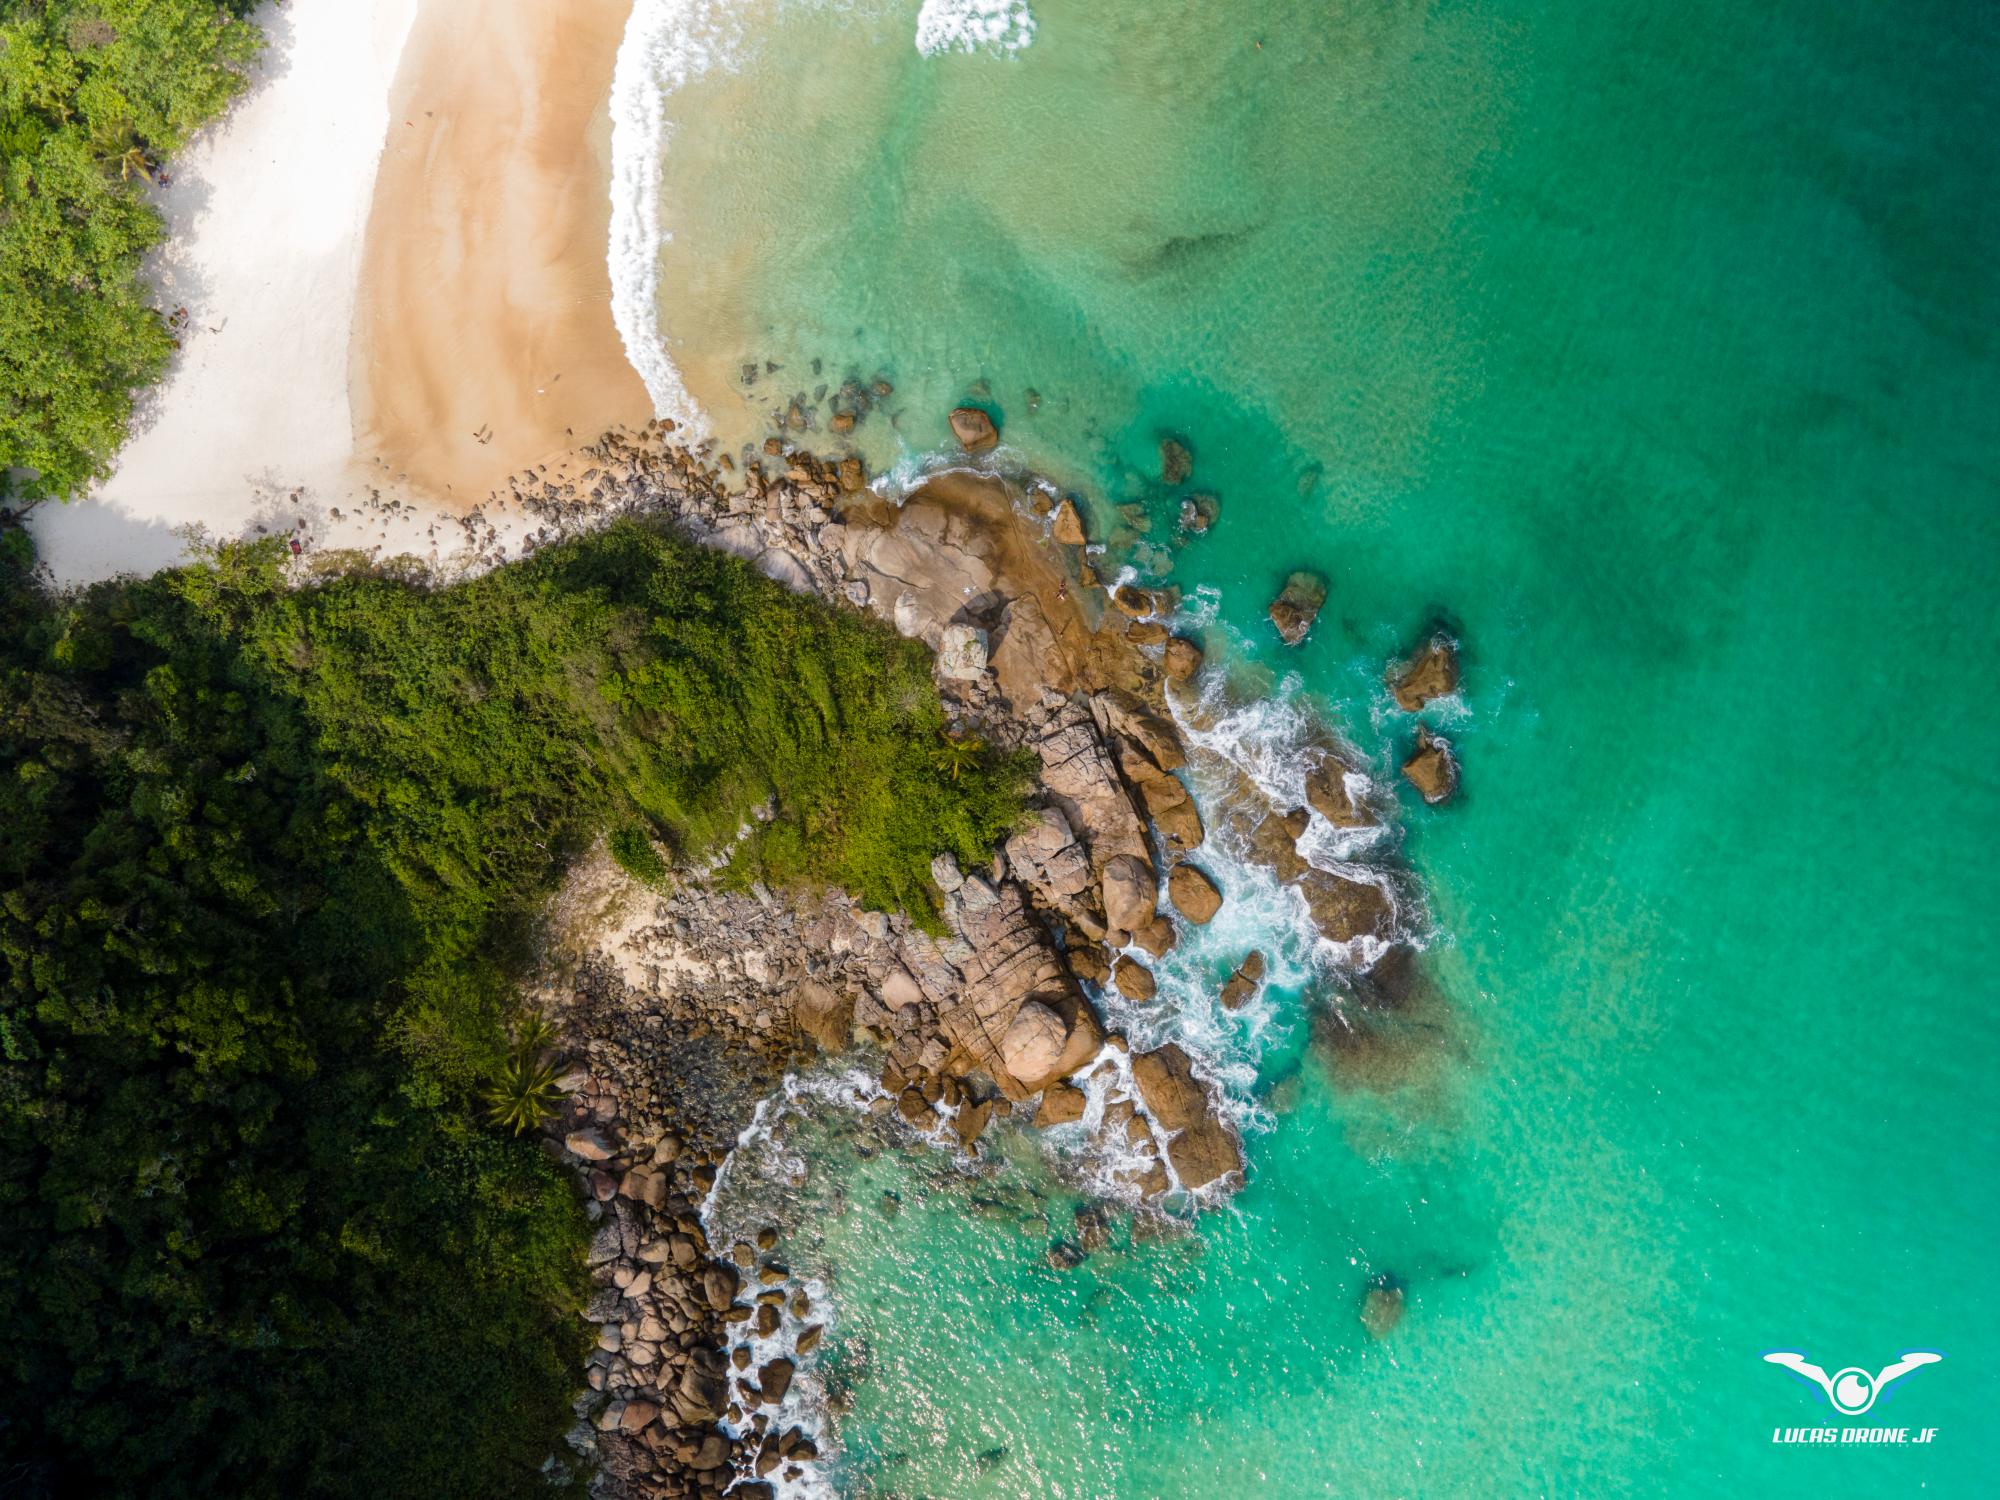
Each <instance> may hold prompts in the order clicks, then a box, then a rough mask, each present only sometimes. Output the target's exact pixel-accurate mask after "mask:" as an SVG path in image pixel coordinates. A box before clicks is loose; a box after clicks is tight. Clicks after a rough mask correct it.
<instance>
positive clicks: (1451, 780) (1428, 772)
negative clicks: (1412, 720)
mask: <svg viewBox="0 0 2000 1500" xmlns="http://www.w3.org/2000/svg"><path fill="white" fill-rule="evenodd" d="M1403 779H1404V780H1405V781H1407V782H1409V784H1410V785H1411V786H1413V787H1415V788H1416V789H1417V791H1418V792H1419V793H1420V794H1421V795H1422V797H1423V799H1424V801H1426V802H1428V803H1430V804H1431V805H1432V806H1433V807H1435V806H1437V805H1439V804H1440V803H1444V802H1449V801H1450V800H1451V798H1452V794H1453V793H1455V792H1456V791H1457V790H1458V760H1457V758H1456V757H1455V756H1453V754H1452V753H1451V744H1450V742H1449V741H1447V740H1443V739H1440V738H1439V737H1438V736H1436V735H1434V734H1432V733H1431V732H1430V730H1428V729H1425V728H1421V727H1419V728H1418V730H1417V744H1416V748H1415V749H1413V750H1412V751H1411V752H1410V754H1409V757H1408V758H1407V759H1406V760H1404V762H1403Z"/></svg>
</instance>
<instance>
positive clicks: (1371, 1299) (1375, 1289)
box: [1361, 1276, 1403, 1339]
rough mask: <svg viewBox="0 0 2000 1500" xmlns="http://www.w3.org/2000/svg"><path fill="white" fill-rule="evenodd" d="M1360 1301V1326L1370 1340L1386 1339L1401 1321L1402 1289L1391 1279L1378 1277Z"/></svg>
mask: <svg viewBox="0 0 2000 1500" xmlns="http://www.w3.org/2000/svg"><path fill="white" fill-rule="evenodd" d="M1375 1282H1376V1284H1375V1285H1374V1286H1371V1287H1369V1288H1368V1294H1367V1295H1366V1296H1365V1297H1363V1298H1362V1299H1361V1326H1362V1327H1363V1328H1365V1329H1367V1330H1368V1336H1369V1337H1370V1338H1377V1339H1379V1338H1386V1337H1387V1336H1388V1334H1389V1332H1390V1330H1391V1329H1393V1328H1394V1327H1395V1326H1396V1325H1397V1324H1398V1323H1400V1322H1402V1321H1403V1288H1402V1287H1401V1286H1400V1285H1399V1284H1398V1283H1397V1282H1396V1281H1395V1279H1394V1278H1393V1277H1389V1276H1378V1277H1377V1278H1376V1279H1375Z"/></svg>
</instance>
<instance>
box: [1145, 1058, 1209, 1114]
mask: <svg viewBox="0 0 2000 1500" xmlns="http://www.w3.org/2000/svg"><path fill="white" fill-rule="evenodd" d="M1132 1081H1133V1082H1134V1083H1136V1084H1138V1086H1139V1097H1140V1098H1141V1099H1143V1100H1144V1101H1145V1102H1146V1113H1148V1114H1149V1115H1151V1116H1152V1117H1153V1119H1154V1121H1155V1122H1156V1123H1157V1124H1158V1125H1159V1127H1160V1128H1161V1129H1162V1130H1185V1129H1187V1128H1188V1126H1190V1125H1192V1124H1193V1123H1194V1122H1195V1121H1196V1120H1200V1119H1205V1118H1207V1115H1208V1090H1207V1089H1205V1088H1204V1087H1202V1084H1201V1081H1200V1080H1199V1079H1197V1078H1196V1077H1195V1076H1194V1063H1193V1060H1192V1059H1190V1058H1189V1057H1188V1055H1187V1053H1186V1052H1185V1051H1183V1050H1182V1049H1181V1047H1180V1046H1179V1045H1178V1044H1177V1043H1174V1042H1168V1043H1167V1044H1166V1046H1164V1047H1159V1048H1155V1049H1154V1050H1153V1051H1151V1052H1141V1053H1140V1054H1139V1055H1138V1056H1137V1057H1135V1058H1133V1059H1132Z"/></svg>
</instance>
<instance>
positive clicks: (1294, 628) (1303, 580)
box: [1270, 570, 1326, 646]
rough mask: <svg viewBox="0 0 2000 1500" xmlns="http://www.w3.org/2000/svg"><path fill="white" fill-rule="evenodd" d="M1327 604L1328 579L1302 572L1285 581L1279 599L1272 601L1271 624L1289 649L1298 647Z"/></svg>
mask: <svg viewBox="0 0 2000 1500" xmlns="http://www.w3.org/2000/svg"><path fill="white" fill-rule="evenodd" d="M1325 604H1326V580H1325V579H1324V578H1322V577H1320V576H1319V574H1317V573H1312V572H1306V571H1304V570H1301V571H1299V572H1297V573H1294V574H1292V575H1291V577H1289V578H1287V579H1286V580H1285V586H1284V588H1283V589H1282V590H1281V591H1280V592H1279V594H1278V597H1277V598H1275V599H1273V600H1272V601H1271V609H1270V615H1271V623H1272V624H1273V625H1275V626H1277V627H1278V638H1279V639H1280V640H1282V641H1283V642H1284V643H1285V644H1286V645H1287V646H1296V645H1298V643H1299V642H1300V641H1302V640H1304V639H1305V638H1306V633H1307V632H1308V631H1309V630H1311V629H1312V626H1313V621H1314V620H1316V619H1318V618H1319V612H1320V610H1321V608H1323V607H1324V606H1325Z"/></svg>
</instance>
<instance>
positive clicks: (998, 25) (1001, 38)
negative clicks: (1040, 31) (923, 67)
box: [917, 0, 1035, 57]
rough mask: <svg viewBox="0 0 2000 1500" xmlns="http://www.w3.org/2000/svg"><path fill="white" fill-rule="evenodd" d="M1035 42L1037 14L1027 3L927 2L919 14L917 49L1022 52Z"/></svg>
mask: <svg viewBox="0 0 2000 1500" xmlns="http://www.w3.org/2000/svg"><path fill="white" fill-rule="evenodd" d="M1034 39H1035V13H1034V12H1033V11H1031V10H1029V9H1028V4H1027V0H924V8H923V9H922V10H921V11H919V12H918V13H917V50H918V51H919V52H921V53H923V55H924V56H925V57H936V56H938V55H939V54H941V53H945V52H1001V53H1006V52H1019V51H1020V50H1021V49H1022V48H1024V47H1026V46H1027V45H1028V44H1029V43H1030V42H1032V41H1033V40H1034Z"/></svg>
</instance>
